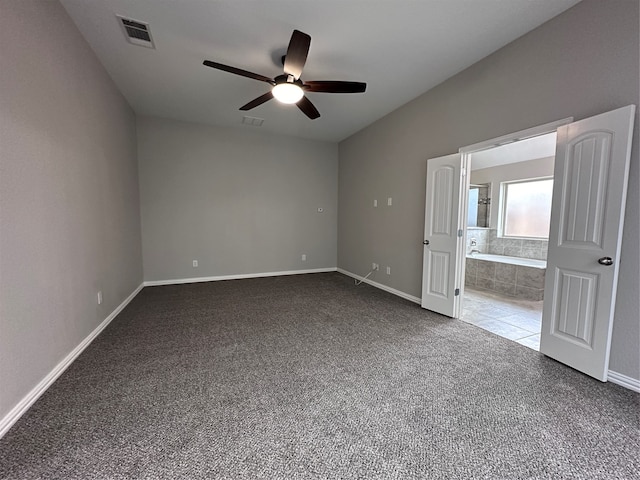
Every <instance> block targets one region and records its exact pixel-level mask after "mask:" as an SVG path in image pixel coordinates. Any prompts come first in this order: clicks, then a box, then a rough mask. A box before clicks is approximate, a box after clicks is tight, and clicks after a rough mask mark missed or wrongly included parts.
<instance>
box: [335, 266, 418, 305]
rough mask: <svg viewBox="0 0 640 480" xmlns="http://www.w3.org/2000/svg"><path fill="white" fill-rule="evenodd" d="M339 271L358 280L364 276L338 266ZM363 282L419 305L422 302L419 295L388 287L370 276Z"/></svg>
mask: <svg viewBox="0 0 640 480" xmlns="http://www.w3.org/2000/svg"><path fill="white" fill-rule="evenodd" d="M337 271H338V272H340V273H343V274H345V275H347V276H349V277H353V278H355V279H357V280H362V277H361V276H360V275H356V274H355V273H352V272H349V271H347V270H344V269H342V268H338V269H337ZM363 283H366V284H368V285H371V286H372V287H376V288H379V289H380V290H384V291H385V292H389V293H393V294H394V295H397V296H398V297H401V298H404V299H405V300H409V301H410V302H413V303H417V304H418V305H421V304H422V300H421V299H419V298H418V297H414V296H413V295H409V294H408V293H405V292H401V291H400V290H396V289H395V288H391V287H388V286H386V285H383V284H381V283H378V282H374V281H373V280H369V279H368V278H366V279H364V280H363Z"/></svg>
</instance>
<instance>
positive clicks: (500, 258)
mask: <svg viewBox="0 0 640 480" xmlns="http://www.w3.org/2000/svg"><path fill="white" fill-rule="evenodd" d="M465 267H466V268H465V285H467V286H469V287H473V288H477V289H480V290H490V291H492V292H496V293H499V294H502V295H507V296H510V297H515V298H520V299H524V300H535V301H538V300H542V298H543V294H544V276H545V273H546V269H547V262H546V261H545V260H535V259H530V258H521V257H508V256H506V255H493V254H488V253H474V254H473V255H467V258H466V262H465Z"/></svg>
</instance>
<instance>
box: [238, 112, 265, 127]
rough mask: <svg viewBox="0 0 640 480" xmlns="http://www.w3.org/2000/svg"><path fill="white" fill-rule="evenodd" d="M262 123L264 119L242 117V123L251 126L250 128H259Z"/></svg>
mask: <svg viewBox="0 0 640 480" xmlns="http://www.w3.org/2000/svg"><path fill="white" fill-rule="evenodd" d="M262 122H264V118H258V117H247V116H246V115H245V116H244V117H242V123H244V124H245V125H251V126H252V127H261V126H262Z"/></svg>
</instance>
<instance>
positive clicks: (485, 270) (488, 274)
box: [476, 260, 496, 280]
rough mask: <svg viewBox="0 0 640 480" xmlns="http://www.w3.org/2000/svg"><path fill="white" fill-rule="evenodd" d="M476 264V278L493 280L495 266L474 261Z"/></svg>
mask: <svg viewBox="0 0 640 480" xmlns="http://www.w3.org/2000/svg"><path fill="white" fill-rule="evenodd" d="M476 261H477V262H478V263H477V269H478V270H477V275H478V278H486V279H490V280H493V279H494V278H495V277H496V264H495V263H493V262H486V261H484V260H476Z"/></svg>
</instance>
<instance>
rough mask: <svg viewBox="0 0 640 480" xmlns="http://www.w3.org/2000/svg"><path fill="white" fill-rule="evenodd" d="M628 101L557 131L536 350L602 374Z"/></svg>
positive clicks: (628, 131)
mask: <svg viewBox="0 0 640 480" xmlns="http://www.w3.org/2000/svg"><path fill="white" fill-rule="evenodd" d="M634 113H635V106H633V105H631V106H629V107H624V108H620V109H618V110H614V111H612V112H608V113H604V114H602V115H597V116H595V117H591V118H587V119H585V120H581V121H578V122H575V123H571V124H569V125H566V126H564V127H560V128H558V139H557V146H556V163H555V173H554V189H553V206H552V213H551V230H550V233H549V254H548V257H547V273H546V278H545V288H544V307H543V314H542V333H541V337H540V352H542V353H544V354H545V355H548V356H549V357H552V358H554V359H556V360H558V361H560V362H562V363H565V364H567V365H569V366H570V367H573V368H575V369H577V370H580V371H581V372H584V373H586V374H587V375H591V376H592V377H595V378H597V379H599V380H601V381H606V379H607V369H608V364H609V347H610V345H611V329H612V326H613V311H614V305H615V297H616V286H617V279H618V267H619V265H620V262H622V261H624V259H623V258H620V244H621V240H622V224H623V219H624V207H625V200H626V193H627V179H628V173H629V158H630V154H631V138H632V135H633V119H634Z"/></svg>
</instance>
